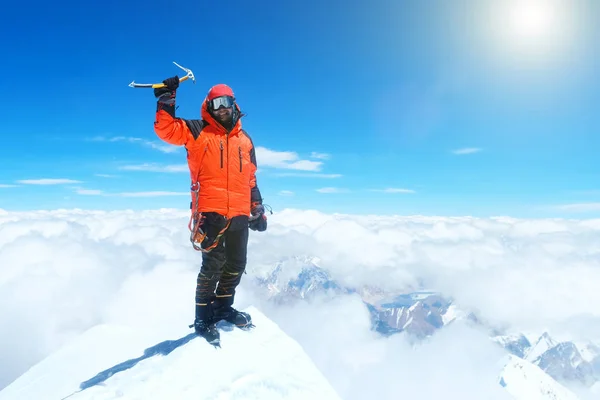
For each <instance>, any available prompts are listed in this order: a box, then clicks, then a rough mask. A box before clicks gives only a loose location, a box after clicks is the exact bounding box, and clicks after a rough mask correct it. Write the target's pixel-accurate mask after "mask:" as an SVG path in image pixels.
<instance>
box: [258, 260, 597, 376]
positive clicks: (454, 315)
mask: <svg viewBox="0 0 600 400" xmlns="http://www.w3.org/2000/svg"><path fill="white" fill-rule="evenodd" d="M284 271H285V272H284ZM258 281H259V284H260V285H263V286H266V287H267V288H268V291H269V295H270V297H271V298H272V299H273V300H274V301H277V302H289V301H297V300H301V299H307V298H310V297H311V296H313V295H317V294H323V293H329V294H331V295H335V294H342V293H357V294H359V295H360V296H361V298H362V300H363V302H364V304H365V306H366V307H367V309H368V310H369V313H370V315H371V321H372V328H373V329H374V330H376V331H377V332H379V333H381V334H382V335H393V334H397V333H401V332H405V333H407V334H409V335H412V336H414V337H416V338H418V339H423V338H426V337H427V336H430V335H432V334H434V333H435V332H436V331H437V330H439V329H442V328H443V327H444V326H446V325H448V324H450V323H452V321H455V320H457V319H467V320H468V321H470V322H471V323H474V324H478V325H481V326H484V327H486V325H485V322H482V321H481V320H480V319H479V318H478V317H477V316H476V315H475V314H472V313H470V312H468V311H465V310H461V309H460V307H459V306H457V305H456V304H454V303H453V300H452V299H449V298H446V297H444V296H443V295H442V294H441V293H437V292H434V291H414V292H409V293H386V292H384V291H382V290H380V289H378V288H375V287H360V288H353V287H343V286H342V285H340V284H338V283H337V282H336V281H335V280H333V279H332V278H331V276H330V274H329V273H328V272H327V271H326V270H325V269H323V268H321V267H320V266H319V265H318V259H315V258H311V257H305V258H302V257H297V258H290V259H287V260H282V261H281V262H279V263H278V264H277V265H276V266H275V268H273V270H272V271H271V272H270V274H268V276H267V277H266V278H262V279H259V280H258ZM486 328H487V329H488V330H489V332H490V333H489V335H490V339H491V340H493V341H494V342H496V343H498V344H499V345H501V346H502V347H503V348H505V349H506V350H507V351H508V352H509V353H510V354H512V355H514V356H516V357H518V358H519V359H522V360H524V362H527V363H530V364H532V365H534V366H536V367H539V368H540V370H541V371H543V372H545V373H546V374H548V375H549V376H550V377H552V378H553V379H554V380H556V381H557V382H561V383H565V384H570V383H580V384H582V385H585V386H587V387H591V386H592V385H594V384H600V347H599V346H597V345H596V344H594V343H583V344H581V343H574V342H569V341H567V342H557V341H555V340H554V339H553V338H552V337H551V336H550V334H549V333H547V332H544V333H543V334H542V335H541V336H540V337H539V338H537V340H536V341H535V342H534V343H533V344H532V343H531V342H530V340H529V339H528V338H527V337H526V336H525V335H524V334H522V333H513V334H506V333H503V332H498V331H496V330H494V329H492V328H489V327H486ZM582 353H585V357H584V356H583V355H582Z"/></svg>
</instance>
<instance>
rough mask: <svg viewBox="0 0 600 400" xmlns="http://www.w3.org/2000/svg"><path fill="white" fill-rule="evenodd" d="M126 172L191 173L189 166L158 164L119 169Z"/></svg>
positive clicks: (129, 166)
mask: <svg viewBox="0 0 600 400" xmlns="http://www.w3.org/2000/svg"><path fill="white" fill-rule="evenodd" d="M119 169H121V170H124V171H147V172H168V173H178V172H189V168H188V166H187V164H173V165H158V164H149V163H146V164H139V165H124V166H122V167H119Z"/></svg>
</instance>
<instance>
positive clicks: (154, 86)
mask: <svg viewBox="0 0 600 400" xmlns="http://www.w3.org/2000/svg"><path fill="white" fill-rule="evenodd" d="M173 64H175V65H177V66H178V67H179V68H181V69H182V70H184V71H185V72H186V75H185V76H183V77H181V78H179V82H180V83H181V82H183V81H186V80H188V79H191V80H192V81H193V82H194V84H196V78H195V77H194V73H193V72H192V70H191V69H188V68H185V67H182V66H181V65H179V64H177V63H176V62H175V61H173ZM129 86H130V87H132V88H152V89H158V88H163V87H165V84H164V83H135V81H133V82H131V83H130V84H129Z"/></svg>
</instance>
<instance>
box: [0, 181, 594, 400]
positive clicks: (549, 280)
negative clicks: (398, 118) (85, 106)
mask: <svg viewBox="0 0 600 400" xmlns="http://www.w3.org/2000/svg"><path fill="white" fill-rule="evenodd" d="M183 194H184V193H181V195H183ZM186 194H187V193H186ZM188 218H189V211H188V210H179V211H177V210H168V211H167V210H155V211H144V212H133V211H123V212H120V211H114V212H104V211H81V210H74V211H64V210H57V211H39V212H0V265H1V266H2V268H0V354H2V356H3V362H2V365H1V366H0V388H1V387H2V386H3V385H5V384H7V383H8V382H10V381H11V380H12V379H14V378H15V377H16V376H17V375H19V374H21V373H23V372H24V371H26V370H27V369H28V368H30V367H31V366H32V365H33V364H35V363H36V362H37V361H39V360H41V359H43V358H44V357H46V356H48V355H49V354H50V353H52V352H53V351H55V350H56V349H58V348H59V347H61V346H63V345H65V344H67V343H68V342H69V341H70V340H72V339H73V338H74V337H76V336H77V335H78V334H80V333H81V332H83V331H85V330H87V329H89V328H90V327H92V326H96V325H98V324H101V323H112V324H121V325H124V326H128V327H133V328H135V329H140V330H143V331H144V332H145V334H147V335H148V340H149V341H151V342H154V343H158V342H161V341H163V340H165V339H172V338H177V337H181V332H182V329H183V330H186V329H187V325H188V324H189V323H190V322H191V319H193V296H194V294H193V293H194V290H195V286H196V277H197V274H198V267H199V261H198V260H199V258H198V257H199V255H198V253H197V252H195V251H194V250H193V249H192V248H191V246H190V244H189V232H188V231H187V223H188ZM599 242H600V220H593V219H588V220H555V219H548V220H544V219H536V220H527V219H516V218H485V219H483V218H471V217H452V218H451V217H389V216H377V215H352V216H349V215H338V214H335V215H329V214H323V213H319V212H317V211H313V210H305V211H301V210H283V211H281V212H277V213H274V214H273V215H270V216H269V229H268V230H267V231H266V232H264V233H260V234H256V233H251V235H250V239H249V252H248V268H247V272H248V273H247V274H245V275H244V277H243V279H242V283H241V285H240V288H239V290H238V292H237V293H238V295H237V297H236V307H238V308H244V307H246V306H248V305H250V304H254V305H257V306H259V308H260V309H261V310H265V311H266V312H265V314H266V315H267V316H269V317H271V318H273V319H274V320H275V322H276V323H278V324H279V325H280V326H281V327H282V328H283V329H284V330H285V331H286V332H287V333H288V334H290V335H291V336H292V337H294V338H295V339H296V340H298V341H299V342H300V343H301V344H302V346H303V348H304V349H305V350H306V351H307V352H308V354H309V355H310V356H311V357H312V358H313V360H314V361H315V363H316V365H317V366H318V367H319V368H320V369H321V371H323V373H324V374H325V376H326V377H327V378H328V379H329V380H330V381H331V382H332V384H333V385H334V386H335V388H336V390H338V392H339V393H340V395H341V397H342V398H344V399H349V400H355V399H363V398H365V397H369V398H371V397H373V398H396V397H397V396H398V393H401V394H402V395H403V396H406V397H409V398H427V399H443V398H448V393H451V394H452V396H453V397H456V398H460V399H469V400H470V399H490V400H495V399H502V398H506V397H502V395H503V394H504V392H503V391H501V392H499V391H498V390H499V389H501V386H499V385H498V382H497V380H496V378H497V373H499V372H500V369H501V368H500V366H498V365H497V364H496V361H497V360H498V358H499V357H500V356H501V354H502V353H501V352H500V350H499V348H498V347H496V346H492V344H491V343H490V341H489V340H488V339H487V337H486V336H485V334H484V333H482V332H479V331H478V330H476V329H474V328H472V327H469V326H466V325H462V324H461V323H457V324H455V325H451V326H448V327H446V328H444V329H443V330H441V331H439V332H438V333H436V334H435V335H434V336H433V337H431V338H430V339H428V340H426V341H424V342H422V343H420V344H414V343H411V342H410V341H409V340H408V338H405V337H404V336H402V335H394V336H391V337H389V338H388V337H381V336H379V335H377V334H376V333H374V332H373V331H371V329H370V326H371V325H370V320H369V318H368V314H367V311H366V309H365V307H364V304H363V303H362V299H360V298H359V297H357V295H356V294H352V295H347V296H340V297H336V298H333V299H332V298H329V297H327V296H322V297H318V298H315V299H314V300H304V301H303V302H299V303H290V304H287V305H281V304H275V303H272V302H268V301H267V300H266V299H265V298H264V296H265V288H261V287H259V286H257V285H256V284H255V283H254V282H255V281H254V279H255V278H256V277H258V276H264V275H266V274H268V273H269V272H270V271H272V270H273V269H274V268H275V267H276V266H277V265H278V263H280V262H282V260H287V259H290V258H294V257H304V256H309V257H316V258H317V259H318V264H319V265H320V266H321V267H322V268H324V269H325V270H327V271H328V272H329V273H330V274H331V276H332V278H333V279H335V280H336V281H337V282H339V283H340V284H342V285H345V286H349V287H355V288H356V287H363V286H364V285H369V286H374V287H378V288H381V289H382V290H386V291H389V292H390V293H395V292H399V291H405V290H411V289H412V288H415V287H419V286H424V287H427V288H429V289H434V290H439V291H442V292H443V293H444V294H445V295H446V296H448V297H452V298H454V300H455V302H456V304H457V305H459V306H460V307H461V308H463V309H465V310H474V311H476V312H477V313H478V315H479V316H481V317H482V318H484V319H485V320H487V321H489V322H490V323H491V324H494V325H497V326H506V327H510V328H511V329H518V330H522V331H533V332H539V331H542V330H548V331H549V332H550V333H551V335H552V336H554V337H560V336H561V334H567V333H568V335H570V336H571V337H581V338H589V336H590V335H594V334H595V335H598V334H599V333H598V328H597V326H598V324H597V321H598V318H600V310H599V309H598V307H597V304H600V291H598V290H597V286H598V285H597V282H599V281H600V268H599V267H600V264H599V263H598V257H599V256H600V248H599V247H598V243H599ZM300 267H301V265H300V266H298V267H297V268H298V269H297V270H293V269H292V267H291V266H288V265H287V264H286V268H285V270H286V272H288V273H290V274H294V273H297V272H300V269H299V268H300ZM150 314H151V315H152V317H151V318H148V316H149V315H150ZM573 321H576V323H574V322H573ZM187 332H189V331H187ZM187 332H186V333H187ZM596 339H598V338H597V337H596ZM423 376H426V377H428V379H426V380H423Z"/></svg>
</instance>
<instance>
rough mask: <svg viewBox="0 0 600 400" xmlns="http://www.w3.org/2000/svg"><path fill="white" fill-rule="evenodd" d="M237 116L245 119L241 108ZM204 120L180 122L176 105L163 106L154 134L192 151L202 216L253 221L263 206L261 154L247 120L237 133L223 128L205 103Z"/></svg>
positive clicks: (189, 157)
mask: <svg viewBox="0 0 600 400" xmlns="http://www.w3.org/2000/svg"><path fill="white" fill-rule="evenodd" d="M236 108H237V114H238V115H240V114H241V113H240V110H239V107H238V106H237V104H236ZM201 117H202V119H200V120H185V119H181V118H176V117H175V107H174V94H173V98H172V104H165V103H162V102H161V101H160V100H159V102H158V106H157V111H156V119H155V121H154V131H155V132H156V134H157V135H158V137H159V138H161V139H162V140H164V141H165V142H167V143H170V144H173V145H180V146H181V145H183V146H185V149H186V150H187V162H188V166H189V169H190V177H191V181H192V187H194V185H195V184H199V200H198V208H197V209H195V207H194V201H193V200H194V196H192V201H193V202H192V209H194V210H195V211H200V212H216V213H219V214H221V215H223V216H226V217H227V218H233V217H235V216H238V215H249V214H250V209H251V203H253V202H262V198H261V195H260V191H259V190H258V186H257V184H256V175H255V173H256V169H257V165H256V154H255V149H254V145H253V143H252V140H251V139H250V136H248V134H247V133H246V132H245V131H244V130H243V129H242V121H241V118H238V119H237V122H236V124H235V126H234V127H233V129H232V130H231V132H227V130H226V129H225V128H224V127H223V126H222V125H221V124H219V123H218V122H217V121H216V120H215V119H214V118H213V117H212V116H211V115H210V113H209V112H208V109H207V106H206V101H204V102H203V103H202V108H201Z"/></svg>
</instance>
